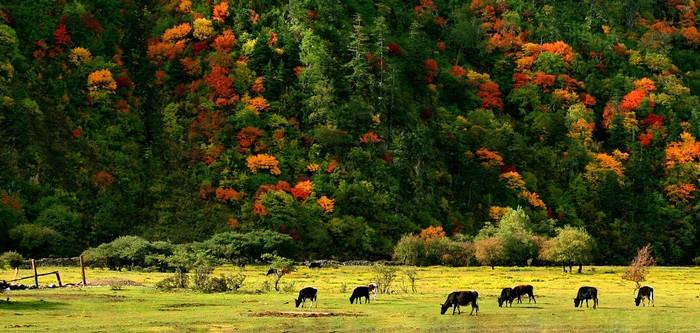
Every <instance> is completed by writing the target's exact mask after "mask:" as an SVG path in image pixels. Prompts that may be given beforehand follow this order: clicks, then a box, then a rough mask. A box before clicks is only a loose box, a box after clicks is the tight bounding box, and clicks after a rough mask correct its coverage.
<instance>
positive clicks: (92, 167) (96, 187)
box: [0, 0, 700, 264]
mask: <svg viewBox="0 0 700 333" xmlns="http://www.w3.org/2000/svg"><path fill="white" fill-rule="evenodd" d="M698 6H699V5H698V4H696V3H695V1H693V0H655V1H653V0H620V1H604V0H582V1H573V0H558V1H553V0H538V1H524V0H472V1H456V0H434V1H431V0H420V1H402V0H375V1H366V0H348V1H343V0H288V1H275V0H90V1H88V0H59V1H55V0H34V1H0V99H1V101H0V251H4V250H10V249H13V250H17V251H19V252H21V253H23V254H25V255H28V256H71V255H76V254H78V253H80V252H81V251H82V250H84V249H85V248H87V247H89V246H96V245H99V244H101V243H104V242H109V241H112V240H113V239H115V238H117V237H119V236H123V235H138V236H141V237H144V238H146V239H149V240H168V241H171V242H175V243H181V242H190V241H198V240H204V239H208V238H210V237H211V236H212V235H214V234H216V233H219V232H224V231H237V232H249V231H254V230H270V231H275V232H279V233H282V234H286V235H289V236H290V237H291V238H292V239H293V240H294V242H295V243H296V244H297V246H298V247H299V248H300V249H301V252H300V255H301V256H304V257H312V258H386V257H388V256H390V255H391V253H392V249H393V247H394V245H395V244H396V242H397V241H398V240H399V239H400V238H401V237H402V236H403V235H406V234H411V233H418V232H420V231H421V230H422V229H425V228H428V227H431V226H432V227H438V226H439V227H441V228H442V230H444V232H445V233H446V235H447V236H454V235H460V234H463V235H464V236H463V237H466V238H468V237H473V236H474V235H476V234H477V233H478V232H479V231H480V230H482V228H484V226H487V227H488V226H493V225H494V224H498V221H499V218H500V217H501V216H502V215H503V214H504V211H508V209H507V208H517V207H521V209H520V210H518V211H519V212H524V213H525V214H527V216H528V218H529V221H530V226H529V228H531V229H532V232H534V233H536V234H540V235H545V236H553V235H555V233H556V230H558V229H557V228H561V227H564V226H574V227H580V228H584V229H585V230H586V231H587V232H588V233H589V234H590V235H591V236H592V238H593V240H594V241H595V252H594V262H596V263H600V264H610V263H623V262H627V261H628V260H629V258H630V257H631V256H632V255H633V254H634V253H635V251H636V248H637V247H638V246H641V245H644V244H647V243H651V244H652V246H653V247H654V249H655V255H656V257H657V260H658V262H659V263H662V264H687V263H690V261H691V260H692V258H694V257H696V256H699V255H700V250H699V248H700V201H699V200H698V197H700V195H698V193H697V187H698V186H700V183H699V178H700V177H699V176H700V142H698V141H696V140H697V139H696V138H698V137H700V100H699V99H698V94H699V93H700V52H698V48H699V47H700V31H698V21H697V17H696V14H697V9H698ZM460 237H462V236H460Z"/></svg>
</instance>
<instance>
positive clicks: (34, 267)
mask: <svg viewBox="0 0 700 333" xmlns="http://www.w3.org/2000/svg"><path fill="white" fill-rule="evenodd" d="M32 270H33V271H34V287H36V288H39V276H37V274H36V262H35V261H34V259H32Z"/></svg>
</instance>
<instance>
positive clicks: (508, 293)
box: [498, 288, 515, 307]
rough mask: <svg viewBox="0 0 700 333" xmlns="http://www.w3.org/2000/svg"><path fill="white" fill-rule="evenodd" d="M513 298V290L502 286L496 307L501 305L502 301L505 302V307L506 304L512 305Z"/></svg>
mask: <svg viewBox="0 0 700 333" xmlns="http://www.w3.org/2000/svg"><path fill="white" fill-rule="evenodd" d="M514 299H515V293H514V292H513V288H503V289H502V290H501V296H498V307H503V303H505V304H506V307H508V305H510V307H513V300H514Z"/></svg>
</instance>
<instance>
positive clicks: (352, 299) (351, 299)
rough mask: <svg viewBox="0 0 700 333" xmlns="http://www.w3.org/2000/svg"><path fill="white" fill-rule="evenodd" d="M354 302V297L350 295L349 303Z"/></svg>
mask: <svg viewBox="0 0 700 333" xmlns="http://www.w3.org/2000/svg"><path fill="white" fill-rule="evenodd" d="M354 302H355V297H352V296H350V304H352V303H354Z"/></svg>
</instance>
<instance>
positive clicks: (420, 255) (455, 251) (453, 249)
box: [393, 235, 474, 266]
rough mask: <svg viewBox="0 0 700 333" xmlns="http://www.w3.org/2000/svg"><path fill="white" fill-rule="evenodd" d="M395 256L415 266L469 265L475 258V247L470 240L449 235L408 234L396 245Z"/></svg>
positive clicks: (395, 258) (404, 262)
mask: <svg viewBox="0 0 700 333" xmlns="http://www.w3.org/2000/svg"><path fill="white" fill-rule="evenodd" d="M393 258H394V260H396V261H399V262H401V263H403V264H405V265H414V266H430V265H449V266H468V265H469V264H470V263H471V262H472V261H473V258H474V247H473V246H472V244H471V243H469V242H468V241H456V240H453V239H450V238H447V237H440V238H428V239H423V238H421V237H418V236H414V235H407V236H404V237H402V238H401V239H400V240H399V242H398V243H397V244H396V246H395V247H394V254H393Z"/></svg>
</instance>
